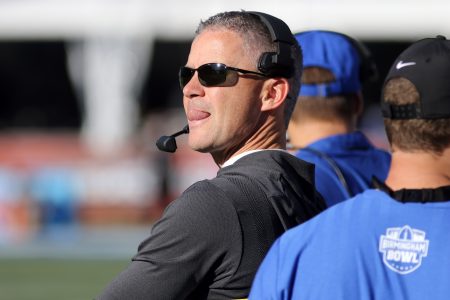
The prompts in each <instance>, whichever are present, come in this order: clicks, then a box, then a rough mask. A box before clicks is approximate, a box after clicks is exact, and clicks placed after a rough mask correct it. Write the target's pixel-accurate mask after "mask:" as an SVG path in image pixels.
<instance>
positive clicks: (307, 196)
mask: <svg viewBox="0 0 450 300" xmlns="http://www.w3.org/2000/svg"><path fill="white" fill-rule="evenodd" d="M274 35H277V36H275V37H274ZM300 66H301V54H300V48H299V46H298V44H297V43H296V42H295V39H294V37H293V36H292V33H291V32H290V30H289V28H288V27H287V25H286V24H285V23H284V22H282V21H281V20H279V19H276V18H274V17H272V16H270V15H266V14H261V13H256V12H244V11H241V12H225V13H219V14H217V15H215V16H213V17H211V18H209V19H208V20H206V21H204V22H201V23H200V26H199V28H198V29H197V32H196V36H195V38H194V40H193V42H192V45H191V50H190V53H189V57H188V60H187V63H186V66H184V67H181V69H180V72H179V80H180V85H181V88H182V90H183V104H184V108H185V112H186V116H187V120H188V125H189V145H190V147H191V148H192V149H194V150H196V151H199V152H204V153H210V154H211V155H212V158H213V159H214V161H215V162H216V164H217V165H218V166H219V167H220V170H219V171H218V173H217V177H216V178H214V179H211V180H204V181H200V182H197V183H195V184H193V185H192V186H191V187H189V188H188V189H187V190H186V191H185V192H184V193H183V194H182V195H181V196H180V197H179V198H178V199H176V200H175V201H173V202H172V203H171V204H170V205H169V207H168V208H167V209H166V211H165V212H164V214H163V216H162V218H161V219H160V220H159V221H158V222H157V223H156V224H155V225H154V226H153V228H152V232H151V235H150V236H149V237H148V238H147V239H146V240H144V241H143V242H142V243H141V245H140V246H139V250H138V253H137V255H136V256H135V257H134V258H133V261H132V263H131V264H130V266H129V267H128V268H127V269H126V270H125V271H124V272H122V273H121V274H120V275H119V276H118V277H117V278H116V279H115V280H114V281H113V282H112V283H111V284H110V285H109V287H107V289H106V290H105V291H104V292H103V294H102V296H100V298H99V299H239V298H246V297H247V296H248V293H249V289H250V285H251V282H252V280H253V277H254V275H255V272H256V269H257V267H258V265H259V263H260V262H261V261H262V259H263V257H264V255H265V254H266V252H267V251H268V249H269V247H270V245H271V244H272V242H273V241H274V240H275V239H276V238H277V237H278V236H279V235H280V234H281V233H282V232H284V231H285V230H286V229H288V228H291V227H293V226H295V225H297V224H299V223H302V222H304V221H306V220H308V219H309V218H311V217H313V216H314V215H316V214H317V213H319V212H320V211H321V210H323V209H324V208H325V203H324V201H323V199H322V198H321V197H320V195H318V194H317V192H316V191H315V189H314V179H313V178H314V174H313V172H314V171H313V167H312V165H311V164H308V163H306V162H303V161H301V160H299V159H297V158H296V157H294V156H293V155H291V154H289V153H288V152H286V151H285V150H284V149H285V147H286V138H285V136H286V128H287V124H288V122H289V118H290V115H291V112H292V109H293V107H294V106H295V100H296V98H297V94H298V90H299V82H300V81H299V78H300V75H301V68H300Z"/></svg>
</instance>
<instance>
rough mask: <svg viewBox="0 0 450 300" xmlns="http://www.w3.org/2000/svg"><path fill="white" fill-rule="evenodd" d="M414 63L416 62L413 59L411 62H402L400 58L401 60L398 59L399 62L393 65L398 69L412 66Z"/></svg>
mask: <svg viewBox="0 0 450 300" xmlns="http://www.w3.org/2000/svg"><path fill="white" fill-rule="evenodd" d="M415 64H416V63H415V62H413V61H411V62H403V60H401V61H399V62H398V63H397V65H396V66H395V68H396V69H397V70H399V69H401V68H403V67H407V66H412V65H415Z"/></svg>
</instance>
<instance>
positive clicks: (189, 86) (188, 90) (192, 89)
mask: <svg viewBox="0 0 450 300" xmlns="http://www.w3.org/2000/svg"><path fill="white" fill-rule="evenodd" d="M204 91H205V89H204V87H203V85H201V83H200V81H199V80H198V72H197V71H195V72H194V75H193V76H192V78H191V80H189V81H188V82H187V83H186V85H185V86H184V88H183V95H184V96H185V97H188V98H190V97H194V96H201V95H203V94H204Z"/></svg>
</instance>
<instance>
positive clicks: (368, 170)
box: [295, 131, 391, 206]
mask: <svg viewBox="0 0 450 300" xmlns="http://www.w3.org/2000/svg"><path fill="white" fill-rule="evenodd" d="M295 156H297V157H298V158H301V159H303V160H305V161H308V162H311V163H313V164H315V165H316V171H315V178H316V188H317V190H318V191H319V193H320V194H322V196H323V197H324V198H325V201H326V202H327V205H328V206H332V205H334V204H336V203H339V202H341V201H343V200H346V199H349V198H351V197H353V196H354V195H356V194H359V193H361V192H363V191H364V190H366V189H369V188H371V186H372V185H371V181H372V176H376V177H377V178H378V179H379V180H380V181H384V180H385V179H386V176H387V173H388V171H389V166H390V163H391V155H390V154H389V153H388V152H387V151H385V150H381V149H378V148H375V147H374V146H373V145H372V144H371V143H370V141H369V140H368V139H367V138H366V137H365V136H364V135H363V134H362V133H361V132H359V131H356V132H353V133H349V134H339V135H334V136H330V137H327V138H324V139H321V140H319V141H316V142H314V143H312V144H310V145H308V146H307V147H306V148H304V149H300V150H299V151H297V153H295ZM333 164H335V165H336V167H337V169H338V170H335V169H336V168H334V169H333ZM339 172H341V173H342V175H343V177H344V178H345V182H346V184H347V185H348V188H349V190H350V191H349V190H347V189H346V188H345V187H344V185H343V183H342V182H341V181H340V180H339V176H338V174H337V173H339Z"/></svg>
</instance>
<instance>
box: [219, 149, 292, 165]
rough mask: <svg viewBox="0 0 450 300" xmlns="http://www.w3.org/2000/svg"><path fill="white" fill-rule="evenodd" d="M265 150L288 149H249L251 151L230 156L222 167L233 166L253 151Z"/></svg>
mask: <svg viewBox="0 0 450 300" xmlns="http://www.w3.org/2000/svg"><path fill="white" fill-rule="evenodd" d="M265 150H276V151H286V150H283V149H256V150H249V151H245V152H242V153H240V154H238V155H236V156H232V157H230V158H229V159H228V160H227V161H226V162H224V163H223V165H221V166H220V167H221V168H225V167H228V166H231V165H232V164H234V163H235V162H236V161H238V160H239V159H241V158H243V157H244V156H247V155H249V154H252V153H256V152H260V151H265Z"/></svg>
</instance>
